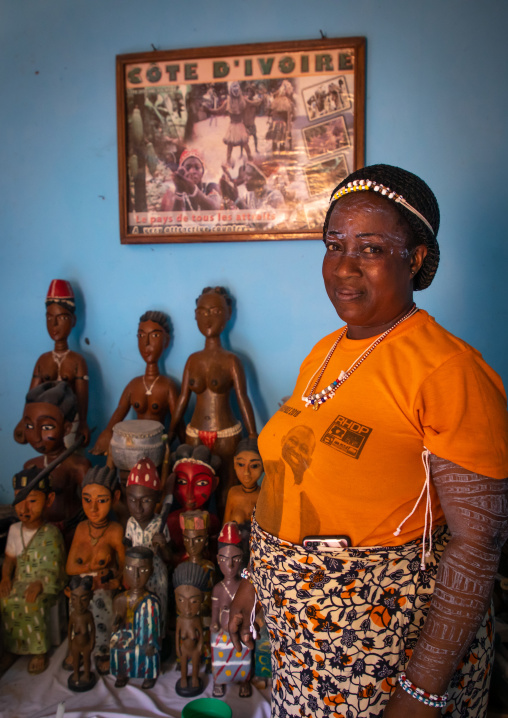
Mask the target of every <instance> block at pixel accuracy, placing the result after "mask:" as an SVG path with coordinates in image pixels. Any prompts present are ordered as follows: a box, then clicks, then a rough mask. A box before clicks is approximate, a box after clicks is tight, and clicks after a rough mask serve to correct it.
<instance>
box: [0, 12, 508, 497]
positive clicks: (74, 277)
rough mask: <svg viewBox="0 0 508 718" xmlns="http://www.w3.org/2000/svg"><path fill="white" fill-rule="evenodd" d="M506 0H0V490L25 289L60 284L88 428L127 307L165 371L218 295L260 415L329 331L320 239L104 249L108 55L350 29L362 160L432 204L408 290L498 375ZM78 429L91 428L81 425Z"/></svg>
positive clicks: (501, 365)
mask: <svg viewBox="0 0 508 718" xmlns="http://www.w3.org/2000/svg"><path fill="white" fill-rule="evenodd" d="M507 21H508V4H507V3H506V2H505V0H497V1H496V0H484V1H483V3H481V5H480V3H477V2H472V1H470V0H425V2H407V0H312V2H309V0H305V1H303V0H293V2H292V3H288V2H281V1H280V0H270V1H268V0H260V1H259V2H257V3H256V2H246V1H245V0H218V1H217V2H210V1H209V0H194V2H174V1H173V2H171V1H170V0H145V2H144V3H140V2H139V0H45V1H44V2H41V0H22V2H18V0H0V38H1V42H0V68H1V80H2V92H1V95H2V101H1V105H0V108H1V109H0V122H1V125H0V130H1V131H0V142H1V148H2V152H1V157H2V164H1V175H0V176H1V179H0V182H1V186H0V207H1V214H0V216H1V222H2V225H1V229H2V240H1V250H0V251H1V265H0V266H1V278H2V281H1V282H0V295H1V299H2V301H1V307H2V314H3V321H2V328H3V332H2V342H1V346H0V376H1V377H2V379H1V386H0V392H1V402H0V414H1V416H0V429H1V432H0V442H1V446H0V451H1V453H0V455H1V457H2V473H1V475H0V501H3V502H6V501H10V500H11V489H10V478H11V476H12V474H13V473H14V472H15V471H18V470H19V469H20V468H21V466H22V463H23V462H24V461H25V460H26V459H27V458H28V457H29V456H31V455H32V450H31V449H30V447H26V446H25V447H23V446H19V445H17V444H16V443H15V442H14V440H13V439H12V430H13V427H14V425H15V424H16V422H17V421H18V419H19V418H20V417H21V411H22V407H23V403H24V395H25V393H26V390H27V388H28V384H29V381H30V376H31V372H32V368H33V364H34V362H35V359H36V358H37V357H38V356H39V354H41V353H42V352H43V351H48V350H49V349H51V342H50V340H49V337H48V336H47V333H46V328H45V321H44V298H45V293H46V290H47V287H48V285H49V281H50V280H51V279H52V278H54V277H63V278H67V279H69V280H70V281H71V282H72V284H73V286H74V288H75V290H76V291H77V296H78V314H79V321H78V325H77V327H76V329H75V330H74V332H73V334H72V341H71V348H74V349H79V351H81V352H82V353H83V354H84V355H85V356H86V357H87V359H88V361H89V365H90V376H91V405H90V412H89V424H90V426H97V427H98V428H99V429H102V428H103V427H104V425H105V423H106V421H107V419H108V418H109V415H110V414H111V412H112V410H113V408H114V406H116V402H117V400H118V398H119V396H120V393H121V391H122V389H123V387H124V386H125V384H126V383H127V381H129V380H130V379H131V378H132V377H133V376H135V375H136V374H139V373H141V372H142V371H143V368H144V365H143V363H142V360H141V358H140V357H139V354H138V351H137V345H136V338H135V335H136V329H137V320H138V317H139V316H140V314H141V313H142V312H143V311H145V310H146V309H148V308H156V309H161V310H163V311H166V312H167V313H168V314H169V315H170V317H171V320H172V324H173V327H174V340H173V341H172V344H171V347H170V349H169V351H168V352H167V354H166V355H165V357H164V363H165V369H166V372H167V373H169V374H171V375H173V376H175V377H177V378H179V377H180V376H181V373H182V370H183V367H184V364H185V360H186V358H187V356H188V355H189V354H190V353H191V352H192V351H195V350H197V349H199V348H201V346H202V337H201V335H200V334H199V333H198V330H197V328H196V326H195V322H194V318H193V310H194V299H195V297H196V296H197V295H198V293H199V291H200V289H201V288H202V287H203V286H205V285H209V284H213V285H215V284H223V285H225V286H227V287H228V288H229V289H230V291H231V293H232V295H233V296H234V297H235V300H236V309H235V314H234V317H233V322H232V325H231V327H230V329H229V331H228V335H227V337H226V344H227V345H228V346H229V347H230V348H231V349H234V350H235V351H237V352H238V353H239V354H240V355H242V356H244V357H245V361H246V368H247V374H248V381H249V391H250V394H251V396H252V398H253V403H254V406H255V410H256V415H257V419H258V423H259V425H262V423H264V422H265V421H266V420H267V418H268V417H269V415H270V414H271V413H272V412H273V411H274V410H275V409H276V408H277V404H278V401H279V400H280V398H281V397H282V396H284V395H285V394H287V393H289V392H290V391H291V389H292V384H293V381H294V379H295V376H296V372H297V369H298V366H299V363H300V361H301V360H302V358H303V357H304V356H305V354H306V353H307V351H308V350H309V348H310V347H311V346H312V344H313V343H314V342H315V341H316V340H317V339H319V338H320V337H321V336H323V335H324V334H325V333H328V332H330V331H332V330H333V329H334V328H335V327H336V326H337V318H336V316H335V315H334V312H333V309H332V307H331V305H329V303H328V300H327V298H326V295H325V292H324V289H323V286H322V280H321V274H320V266H321V259H322V253H323V250H322V246H321V244H320V243H319V242H268V243H267V242H260V243H255V242H252V243H249V242H244V243H239V244H213V245H210V246H207V245H204V244H203V245H152V246H121V245H120V242H119V235H118V188H117V152H116V109H115V55H117V54H123V53H128V52H142V51H149V50H150V49H151V46H152V44H153V45H155V46H156V47H157V48H159V49H169V48H171V49H176V48H184V47H199V46H207V45H224V44H228V43H233V42H234V43H243V42H246V43H247V42H270V41H278V40H299V39H314V38H318V37H319V36H320V34H319V31H320V30H323V31H324V32H325V33H326V34H327V36H328V37H334V36H335V37H345V36H352V35H363V36H365V37H366V38H367V103H366V104H367V119H366V124H367V134H366V148H367V153H366V160H367V163H368V164H372V163H374V162H388V163H391V164H399V165H401V166H403V167H405V168H407V169H409V170H411V171H413V172H416V173H417V174H420V175H421V176H422V177H423V178H424V179H425V180H426V181H427V182H428V183H429V184H430V186H431V187H432V188H433V189H434V191H435V193H436V195H437V197H438V199H439V201H440V205H441V212H442V224H441V230H440V237H439V239H440V243H441V247H442V264H441V267H440V270H439V272H438V275H437V278H436V280H435V282H434V284H433V285H432V287H431V288H430V290H427V291H426V292H424V293H423V294H422V295H421V296H417V300H418V303H419V305H420V306H422V307H424V308H426V309H428V310H429V311H430V312H431V313H432V314H434V315H435V316H436V317H437V319H438V320H439V321H440V322H441V323H443V324H444V325H445V326H446V327H447V328H449V329H450V330H451V331H453V332H454V333H456V334H458V335H460V336H462V337H463V338H464V339H466V341H468V342H470V343H471V344H473V345H475V346H476V347H477V348H478V349H479V350H480V351H481V352H482V353H483V354H484V356H485V357H486V359H487V360H488V361H489V362H490V363H491V364H492V365H493V366H494V368H495V369H496V370H497V371H498V372H499V373H500V374H501V375H502V376H503V379H504V381H505V383H507V382H508V360H507V358H506V356H507V348H508V347H507V338H506V331H505V326H506V310H507V302H506V300H505V284H506V267H507V265H508V247H507V231H506V218H505V215H506V207H507V191H506V186H507V185H506V169H507V167H508V161H507V160H508V157H507V154H508V153H507V141H506V129H505V126H506V121H507V117H508V90H507V82H506V78H507V77H508V66H507V65H508V62H507V61H508V50H507V44H506V37H505V33H506V27H507V26H508V22H507ZM95 436H97V433H96V434H95Z"/></svg>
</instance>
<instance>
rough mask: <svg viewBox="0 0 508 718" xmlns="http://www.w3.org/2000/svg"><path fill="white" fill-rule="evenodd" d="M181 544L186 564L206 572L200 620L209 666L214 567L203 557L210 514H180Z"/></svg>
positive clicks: (205, 654) (204, 655) (203, 512)
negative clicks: (194, 565)
mask: <svg viewBox="0 0 508 718" xmlns="http://www.w3.org/2000/svg"><path fill="white" fill-rule="evenodd" d="M180 526H181V529H182V534H183V543H184V546H185V551H186V553H187V556H186V562H188V563H194V564H196V565H198V566H201V568H202V569H203V570H204V571H206V575H207V578H208V583H207V584H206V586H205V588H204V593H203V603H202V606H201V618H202V621H203V651H202V654H203V659H204V661H205V663H206V665H207V667H210V666H211V656H212V651H211V647H210V622H211V618H210V617H211V615H212V588H213V585H214V583H215V577H216V566H215V564H214V563H213V562H212V561H209V560H208V559H207V558H205V557H204V556H203V554H204V553H205V552H206V549H207V547H208V540H209V528H210V514H209V513H208V511H200V510H199V509H197V510H196V511H185V512H184V513H183V514H180Z"/></svg>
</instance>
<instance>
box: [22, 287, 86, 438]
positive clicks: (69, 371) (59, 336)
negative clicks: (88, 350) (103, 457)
mask: <svg viewBox="0 0 508 718" xmlns="http://www.w3.org/2000/svg"><path fill="white" fill-rule="evenodd" d="M75 324H76V301H75V297H74V292H73V290H72V287H71V285H70V282H68V281H67V280H66V279H53V280H52V281H51V284H50V285H49V289H48V294H47V297H46V327H47V330H48V334H49V336H50V337H51V339H52V340H53V341H54V343H55V346H54V349H53V350H52V351H50V352H45V353H44V354H41V356H40V357H39V358H38V359H37V361H36V363H35V367H34V372H33V376H32V380H31V382H30V389H34V388H35V387H36V386H39V385H40V384H43V383H45V382H47V381H65V382H67V384H69V386H70V387H71V389H72V390H73V392H74V393H75V395H76V399H77V412H76V417H75V419H74V422H73V429H72V431H71V432H70V435H69V437H68V439H67V445H70V444H72V443H73V437H74V436H79V435H82V436H84V437H85V442H84V443H85V446H86V445H87V444H88V443H89V442H90V429H89V428H88V424H87V412H88V368H87V364H86V361H85V359H84V357H83V356H81V354H78V352H75V351H72V350H71V349H69V344H68V341H67V340H68V338H69V334H70V333H71V331H72V328H73V327H74V326H75ZM14 438H15V440H16V441H17V442H18V443H19V444H26V443H27V439H26V437H25V432H24V422H23V419H22V420H21V421H20V422H19V423H18V424H17V426H16V428H15V429H14Z"/></svg>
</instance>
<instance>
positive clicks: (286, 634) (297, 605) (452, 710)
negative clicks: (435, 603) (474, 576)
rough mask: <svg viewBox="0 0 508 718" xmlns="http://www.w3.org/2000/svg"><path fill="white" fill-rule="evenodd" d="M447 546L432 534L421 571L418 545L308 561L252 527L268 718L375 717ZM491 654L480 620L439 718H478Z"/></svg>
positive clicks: (489, 629)
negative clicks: (266, 657) (269, 681)
mask: <svg viewBox="0 0 508 718" xmlns="http://www.w3.org/2000/svg"><path fill="white" fill-rule="evenodd" d="M448 539H449V534H448V532H447V528H446V527H444V526H440V527H438V528H437V529H436V530H435V531H434V535H433V548H432V553H431V555H430V556H429V557H428V558H427V562H426V570H425V571H422V570H421V568H420V556H421V543H422V542H421V540H416V541H413V542H411V543H408V544H405V545H403V546H396V547H392V546H390V547H387V548H383V547H374V548H363V547H360V548H348V549H344V550H341V551H336V550H334V549H330V550H326V551H323V552H319V553H315V552H312V551H308V550H307V549H305V548H304V547H303V546H300V545H296V544H291V543H289V542H287V541H283V540H281V539H278V538H276V537H275V536H272V535H271V534H268V533H266V532H264V531H263V530H262V529H261V528H260V527H259V525H258V524H257V523H256V521H255V519H253V522H252V534H251V567H252V576H253V581H254V585H255V587H256V591H257V595H258V598H259V600H260V602H261V604H262V606H263V609H264V614H265V621H266V625H267V627H268V631H269V634H270V640H271V646H272V671H273V689H272V716H273V717H274V718H288V717H289V716H299V717H303V716H305V717H308V718H321V717H322V716H330V717H333V718H381V716H382V715H383V711H384V706H385V704H386V702H387V700H388V698H389V696H390V693H391V692H392V691H393V689H394V688H395V685H396V680H397V676H398V674H399V673H400V672H401V671H402V670H404V669H405V667H406V665H407V663H408V661H409V659H410V657H411V654H412V652H413V649H414V647H415V645H416V642H417V640H418V636H419V633H420V630H421V628H422V626H423V624H424V623H425V618H426V615H427V612H428V609H429V606H430V601H431V597H432V593H433V589H434V583H435V577H436V573H437V568H438V565H439V561H440V558H441V555H442V553H443V550H444V548H445V546H446V543H447V541H448ZM492 652H493V625H492V619H491V612H490V611H489V612H488V613H487V615H486V616H485V619H484V621H483V624H482V626H481V627H480V629H479V630H478V633H477V635H476V637H475V639H474V640H473V642H472V644H471V646H470V647H469V649H468V651H467V653H466V655H465V657H464V659H463V661H462V662H461V664H460V665H459V667H458V668H457V671H456V672H455V675H454V677H453V679H452V682H451V684H450V688H449V694H450V700H449V702H448V704H447V706H446V708H443V709H442V715H444V716H451V717H453V718H463V717H464V718H465V717H466V716H467V718H481V717H482V716H484V715H485V714H486V709H487V700H488V688H489V683H490V666H491V662H492Z"/></svg>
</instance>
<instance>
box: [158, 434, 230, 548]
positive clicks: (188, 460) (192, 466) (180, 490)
mask: <svg viewBox="0 0 508 718" xmlns="http://www.w3.org/2000/svg"><path fill="white" fill-rule="evenodd" d="M172 460H173V461H174V464H173V470H172V473H171V475H170V477H169V481H168V483H169V484H170V485H171V486H173V496H174V499H175V503H176V506H178V507H179V508H176V509H175V510H174V511H172V512H171V513H170V514H169V516H168V528H169V535H170V536H171V543H172V546H173V548H174V551H175V553H176V554H177V555H180V556H181V554H182V553H183V550H184V545H183V538H182V530H181V527H180V515H181V514H182V513H183V512H184V511H194V510H196V509H201V510H205V509H208V508H209V504H210V499H211V498H212V496H213V493H214V491H215V489H216V487H217V484H218V482H219V479H218V477H217V473H216V472H217V470H218V467H219V466H220V459H219V457H218V456H214V455H212V454H211V452H210V449H208V448H207V447H206V446H202V445H201V446H194V447H192V446H190V445H189V444H181V445H180V446H179V447H178V448H177V450H176V452H175V453H174V454H173V455H172ZM209 514H210V517H209V534H210V535H211V536H212V537H216V536H217V535H218V533H219V529H220V522H219V518H218V516H217V515H216V514H215V513H213V511H209Z"/></svg>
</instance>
